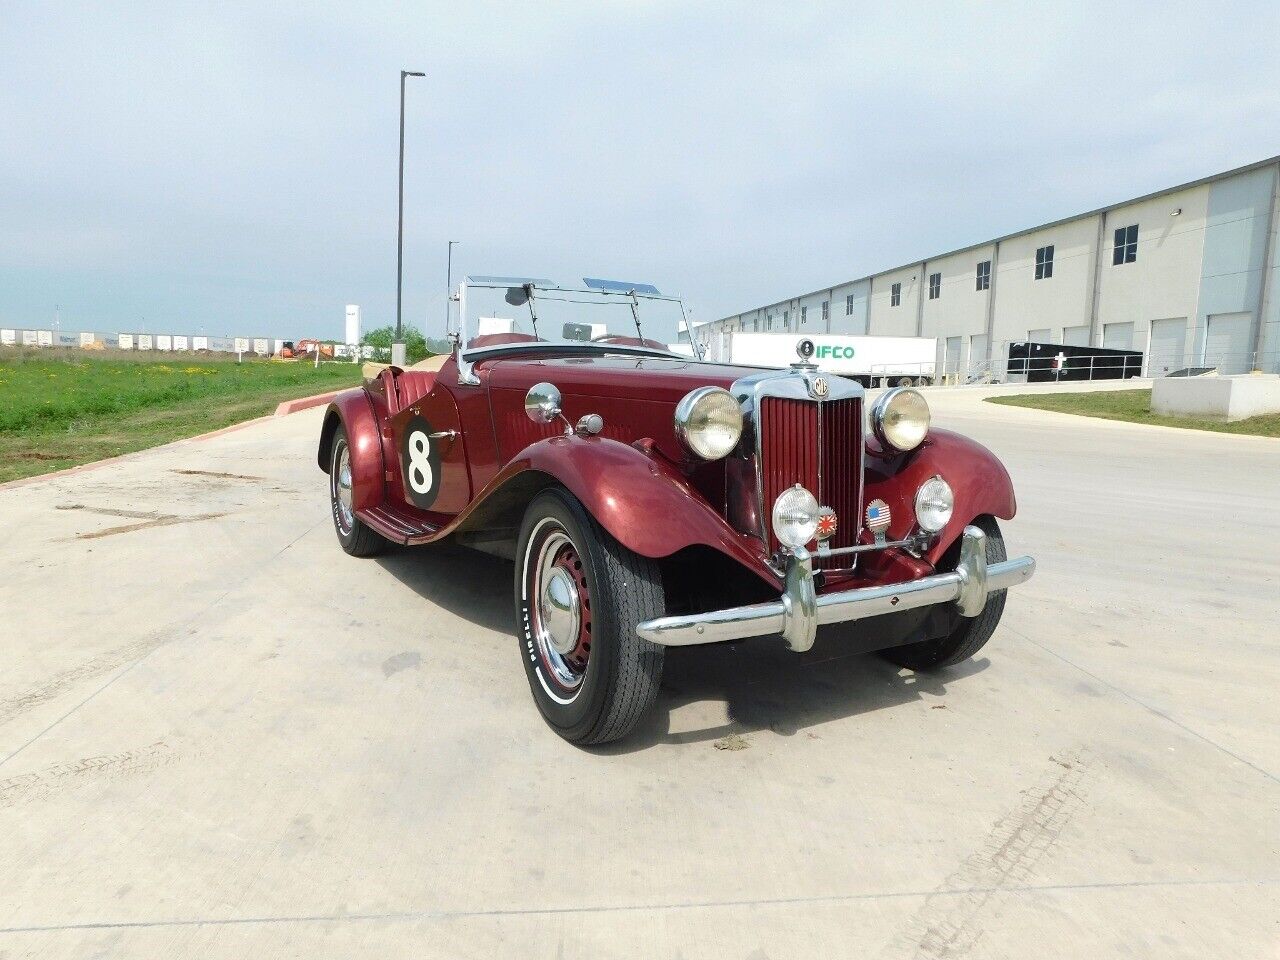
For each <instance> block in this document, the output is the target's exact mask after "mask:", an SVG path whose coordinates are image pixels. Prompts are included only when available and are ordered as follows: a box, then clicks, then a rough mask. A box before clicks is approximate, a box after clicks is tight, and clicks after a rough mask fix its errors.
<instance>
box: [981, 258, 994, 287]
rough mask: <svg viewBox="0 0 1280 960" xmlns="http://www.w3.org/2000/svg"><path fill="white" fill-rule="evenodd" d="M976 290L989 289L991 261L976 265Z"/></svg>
mask: <svg viewBox="0 0 1280 960" xmlns="http://www.w3.org/2000/svg"><path fill="white" fill-rule="evenodd" d="M978 289H979V290H990V289H991V261H990V260H983V261H981V262H980V263H979V264H978Z"/></svg>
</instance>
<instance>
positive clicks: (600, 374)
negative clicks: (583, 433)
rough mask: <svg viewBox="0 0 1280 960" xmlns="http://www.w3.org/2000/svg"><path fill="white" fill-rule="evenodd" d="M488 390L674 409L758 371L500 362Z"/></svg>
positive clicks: (491, 366)
mask: <svg viewBox="0 0 1280 960" xmlns="http://www.w3.org/2000/svg"><path fill="white" fill-rule="evenodd" d="M485 367H487V368H488V372H489V386H490V387H491V388H497V389H508V390H528V389H529V387H531V386H533V385H534V384H535V383H539V382H541V381H544V380H545V381H548V382H549V383H553V384H555V386H556V387H557V388H558V389H559V390H560V392H561V394H563V395H565V396H579V397H610V398H618V399H629V400H650V401H657V402H660V403H662V402H665V403H671V404H675V403H678V402H679V400H680V398H681V397H683V396H684V395H685V394H686V393H688V392H689V391H690V390H692V389H694V388H695V387H702V386H716V387H724V388H726V389H728V387H729V386H730V385H731V384H732V383H733V382H734V381H735V380H737V379H739V378H740V377H743V376H746V375H747V374H749V373H752V372H754V371H755V368H754V367H738V366H730V365H728V364H715V363H698V362H695V361H693V360H666V359H660V358H652V359H651V358H648V357H643V358H636V357H585V358H567V357H562V358H559V359H537V360H534V359H521V360H496V361H489V362H487V363H485Z"/></svg>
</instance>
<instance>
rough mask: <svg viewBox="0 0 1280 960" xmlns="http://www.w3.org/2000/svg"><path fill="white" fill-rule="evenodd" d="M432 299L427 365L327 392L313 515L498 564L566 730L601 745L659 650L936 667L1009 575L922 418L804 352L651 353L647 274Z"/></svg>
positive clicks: (977, 635)
mask: <svg viewBox="0 0 1280 960" xmlns="http://www.w3.org/2000/svg"><path fill="white" fill-rule="evenodd" d="M486 298H487V299H488V300H489V301H496V302H490V303H486V304H485V305H483V306H480V307H479V308H478V311H483V310H487V311H488V313H487V314H485V315H482V314H481V313H480V312H477V321H478V323H477V329H476V330H475V331H471V330H470V329H469V327H470V325H471V324H470V321H469V320H468V305H469V304H470V305H471V306H472V307H475V306H476V305H477V303H479V302H480V301H482V300H485V299H486ZM456 299H457V300H458V303H459V309H458V314H459V320H458V328H457V330H456V332H455V333H454V340H455V351H454V353H453V354H452V355H451V356H449V357H448V358H447V359H445V360H444V362H443V364H442V365H439V367H438V369H435V370H415V369H400V368H397V367H390V368H387V369H384V370H382V371H381V373H380V374H379V375H378V376H377V377H376V378H372V379H369V380H367V381H366V382H365V384H364V386H363V388H359V389H354V390H350V391H347V392H346V393H343V394H341V395H339V396H338V397H337V398H336V399H335V400H334V402H333V403H332V405H331V406H330V407H329V409H328V411H327V413H326V415H325V418H324V426H323V428H322V432H321V436H320V446H319V463H320V467H321V468H322V469H323V470H325V471H326V472H327V473H328V474H329V491H330V497H331V500H332V506H333V522H334V527H335V528H336V530H337V534H338V540H339V541H340V543H341V544H342V547H343V549H344V550H345V551H346V552H347V553H349V554H352V555H354V556H369V555H371V554H374V553H376V552H378V551H379V550H380V549H382V548H383V547H385V546H386V545H387V544H388V543H396V544H405V545H410V546H416V545H425V544H430V543H434V542H436V541H438V540H441V539H443V538H445V537H454V538H455V539H456V540H457V541H459V542H461V543H464V544H467V545H469V546H472V547H475V548H477V549H481V550H485V551H488V552H493V553H497V554H500V555H503V556H506V557H509V558H510V559H512V560H514V561H515V570H514V595H515V623H516V630H517V634H518V639H519V649H520V657H521V659H522V661H523V662H524V666H525V670H526V671H527V673H528V678H529V686H530V689H531V690H532V692H533V697H534V700H535V701H536V703H537V705H538V708H539V710H540V711H541V712H542V715H543V716H544V717H545V718H546V720H547V721H548V723H550V725H551V726H552V728H553V729H554V730H555V731H556V732H557V733H559V734H560V735H561V736H563V737H565V738H566V739H568V740H570V741H572V742H575V743H581V744H592V743H603V742H607V741H610V740H615V739H617V738H620V737H623V736H625V735H626V734H627V733H628V732H629V731H630V730H631V729H632V728H633V727H634V726H635V724H636V723H637V721H639V719H640V718H641V717H642V716H643V714H644V713H645V711H646V710H647V709H648V708H649V707H650V706H651V705H652V704H653V702H654V700H655V698H656V696H657V693H658V686H659V682H660V679H661V674H662V662H663V654H664V651H665V649H666V648H667V647H670V646H684V645H688V644H704V643H717V642H721V641H728V640H741V639H743V638H747V637H766V636H774V635H780V636H781V638H782V639H783V640H784V641H785V642H786V643H787V644H788V645H789V646H790V648H791V649H792V650H795V651H806V650H809V649H810V648H811V647H812V646H813V645H814V642H815V640H820V641H822V642H823V643H824V644H825V643H833V644H837V643H838V644H840V645H841V649H844V650H865V651H871V650H879V651H881V652H882V653H883V655H884V656H886V657H888V658H889V659H890V660H892V661H894V662H896V663H898V664H901V665H903V666H906V667H909V668H912V669H916V670H920V669H928V668H935V667H942V666H946V665H948V664H952V663H956V662H957V661H959V660H962V659H964V658H966V657H970V656H972V655H973V654H974V653H975V652H976V651H977V650H978V649H979V648H980V647H982V645H983V644H985V643H986V642H987V640H988V639H989V638H990V637H991V635H992V632H993V631H994V630H995V628H996V625H997V623H998V622H999V620H1000V616H1001V613H1002V611H1003V609H1004V604H1005V591H1006V589H1007V588H1008V587H1011V586H1014V585H1015V584H1018V583H1021V582H1022V581H1024V580H1026V579H1028V578H1029V577H1030V576H1031V575H1032V573H1033V572H1034V569H1035V563H1034V561H1033V560H1032V559H1031V558H1030V557H1018V558H1015V559H1007V558H1006V555H1005V547H1004V541H1003V539H1002V536H1001V532H1000V527H999V526H998V523H997V521H998V520H1008V519H1010V518H1012V517H1013V515H1014V496H1013V487H1012V484H1011V483H1010V480H1009V475H1008V473H1007V472H1006V471H1005V469H1004V467H1003V466H1002V465H1001V463H1000V462H999V461H998V460H997V459H996V457H995V456H994V455H993V454H992V453H991V452H990V451H988V450H987V449H986V448H985V447H982V446H981V445H979V444H977V443H975V442H974V441H972V440H969V439H967V438H965V437H962V436H959V435H957V434H955V433H951V432H948V431H945V430H939V429H930V425H929V409H928V405H927V404H926V402H925V400H924V398H923V397H922V396H921V394H920V393H918V392H917V391H915V390H912V389H908V388H898V389H894V390H889V391H886V392H884V393H882V394H880V395H879V397H878V399H876V401H875V403H874V404H872V405H871V407H870V409H869V410H866V411H864V409H863V405H864V392H863V388H862V387H861V386H860V385H859V384H857V383H855V382H853V381H850V380H845V379H841V378H838V377H832V376H824V375H822V374H820V373H819V372H818V370H817V369H816V368H815V367H814V366H812V365H810V364H809V363H807V362H806V361H805V357H804V353H805V345H806V342H807V341H802V342H801V344H800V348H799V353H800V354H801V356H800V358H799V359H798V362H797V363H795V364H793V365H792V366H791V367H790V369H785V370H774V369H756V368H749V367H735V366H724V365H718V364H712V363H704V362H701V361H699V360H697V359H694V358H693V357H692V356H690V355H685V354H683V353H681V352H677V351H678V350H679V348H678V347H675V348H668V346H666V344H668V343H675V342H676V340H677V330H678V327H679V325H680V319H679V318H680V316H681V315H682V310H680V309H679V308H678V301H675V300H674V299H673V298H667V297H662V296H660V295H659V294H658V292H657V291H656V290H654V289H653V288H642V287H637V286H636V285H630V284H618V283H610V282H607V281H586V282H585V289H569V288H566V287H560V286H556V285H554V284H551V283H549V282H548V281H536V280H524V279H522V278H492V277H490V278H474V277H471V278H468V279H467V282H465V283H463V284H462V285H460V287H459V290H458V294H457V297H456ZM650 308H654V309H653V312H654V313H655V315H664V314H665V316H666V319H662V317H661V316H660V317H659V319H656V320H650V319H649V318H648V316H647V313H648V312H649V310H650ZM567 310H576V311H577V313H576V317H577V318H576V319H573V320H567V319H565V313H566V311H567ZM673 311H674V315H675V317H676V319H675V320H674V321H672V320H671V314H672V312H673ZM501 314H506V316H502V315H501ZM512 314H515V316H511V315H512ZM810 347H811V344H810ZM685 349H688V348H687V347H686V348H685Z"/></svg>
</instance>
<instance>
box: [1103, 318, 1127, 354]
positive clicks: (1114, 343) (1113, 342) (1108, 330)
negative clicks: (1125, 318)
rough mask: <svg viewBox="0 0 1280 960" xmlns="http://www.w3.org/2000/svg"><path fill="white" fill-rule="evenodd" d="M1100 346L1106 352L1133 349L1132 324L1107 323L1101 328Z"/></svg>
mask: <svg viewBox="0 0 1280 960" xmlns="http://www.w3.org/2000/svg"><path fill="white" fill-rule="evenodd" d="M1102 345H1103V346H1104V347H1106V348H1107V349H1108V350H1132V349H1133V323H1132V321H1130V322H1128V323H1107V324H1103V327H1102Z"/></svg>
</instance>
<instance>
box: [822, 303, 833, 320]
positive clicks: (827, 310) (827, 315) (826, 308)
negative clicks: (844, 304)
mask: <svg viewBox="0 0 1280 960" xmlns="http://www.w3.org/2000/svg"><path fill="white" fill-rule="evenodd" d="M830 319H831V301H830V300H823V301H822V320H823V322H824V323H825V322H826V321H828V320H830Z"/></svg>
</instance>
